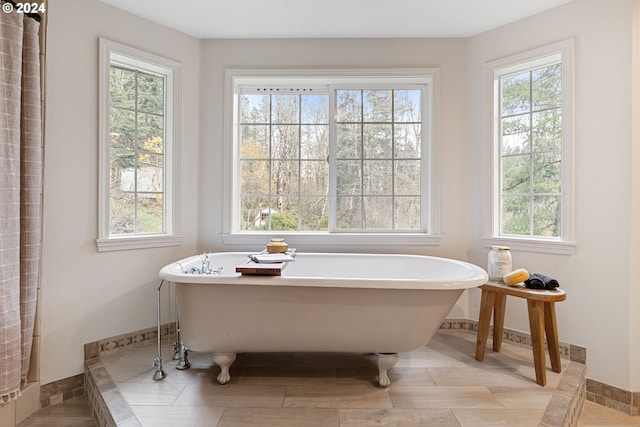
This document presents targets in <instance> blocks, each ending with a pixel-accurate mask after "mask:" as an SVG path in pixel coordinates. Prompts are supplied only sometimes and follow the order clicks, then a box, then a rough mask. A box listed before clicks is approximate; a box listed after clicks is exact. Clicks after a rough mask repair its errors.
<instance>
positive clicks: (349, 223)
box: [336, 196, 362, 230]
mask: <svg viewBox="0 0 640 427" xmlns="http://www.w3.org/2000/svg"><path fill="white" fill-rule="evenodd" d="M336 228H338V229H341V230H349V229H354V230H359V229H362V198H361V197H349V196H338V198H337V207H336Z"/></svg>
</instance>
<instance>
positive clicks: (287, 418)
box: [217, 408, 338, 427]
mask: <svg viewBox="0 0 640 427" xmlns="http://www.w3.org/2000/svg"><path fill="white" fill-rule="evenodd" d="M258 425H259V426H260V427H285V426H295V427H338V410H337V409H325V408H227V409H226V410H225V412H224V415H223V416H222V419H221V420H220V423H219V424H218V426H217V427H256V426H258Z"/></svg>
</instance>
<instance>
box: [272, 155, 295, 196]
mask: <svg viewBox="0 0 640 427" xmlns="http://www.w3.org/2000/svg"><path fill="white" fill-rule="evenodd" d="M270 192H271V194H272V195H273V194H275V195H281V194H298V162H297V161H287V160H274V161H272V162H271V189H270Z"/></svg>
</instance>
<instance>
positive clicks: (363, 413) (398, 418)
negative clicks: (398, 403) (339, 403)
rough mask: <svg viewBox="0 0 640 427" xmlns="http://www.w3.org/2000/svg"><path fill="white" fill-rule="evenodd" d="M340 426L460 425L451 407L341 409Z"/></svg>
mask: <svg viewBox="0 0 640 427" xmlns="http://www.w3.org/2000/svg"><path fill="white" fill-rule="evenodd" d="M339 411H340V427H370V426H374V425H375V426H381V427H436V426H437V427H460V424H459V423H458V421H457V420H456V417H455V416H454V415H453V413H452V412H451V410H450V409H340V410H339Z"/></svg>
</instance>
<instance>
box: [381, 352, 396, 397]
mask: <svg viewBox="0 0 640 427" xmlns="http://www.w3.org/2000/svg"><path fill="white" fill-rule="evenodd" d="M397 362H398V353H378V371H379V373H378V385H379V386H380V387H382V388H387V387H389V386H390V385H391V380H390V379H389V375H388V371H389V369H391V368H393V367H394V366H395V365H396V363H397Z"/></svg>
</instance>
